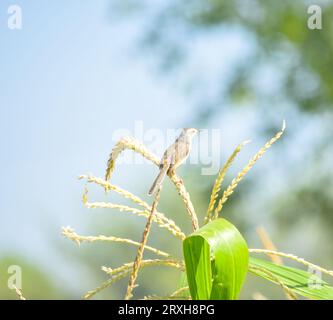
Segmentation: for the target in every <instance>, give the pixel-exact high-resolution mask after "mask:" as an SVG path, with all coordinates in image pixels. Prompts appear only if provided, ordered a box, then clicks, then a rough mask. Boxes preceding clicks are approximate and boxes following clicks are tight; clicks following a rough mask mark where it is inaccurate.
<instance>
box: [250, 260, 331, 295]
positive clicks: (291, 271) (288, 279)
mask: <svg viewBox="0 0 333 320" xmlns="http://www.w3.org/2000/svg"><path fill="white" fill-rule="evenodd" d="M249 271H250V272H251V273H253V274H255V275H257V276H259V277H262V278H264V279H266V280H269V281H272V282H274V283H278V281H280V282H282V283H283V284H284V285H285V286H287V287H288V288H289V289H290V290H291V291H293V292H294V293H296V294H299V295H301V296H303V297H306V298H310V299H316V300H319V299H320V300H327V299H328V300H332V299H333V287H331V286H329V285H328V283H327V282H325V281H323V280H322V279H320V278H319V277H318V276H316V275H314V274H311V273H309V272H307V271H304V270H301V269H296V268H291V267H287V266H282V265H277V264H274V263H272V262H269V261H266V260H262V259H256V258H252V257H251V258H250V262H249Z"/></svg>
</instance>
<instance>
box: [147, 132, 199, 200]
mask: <svg viewBox="0 0 333 320" xmlns="http://www.w3.org/2000/svg"><path fill="white" fill-rule="evenodd" d="M198 131H199V130H198V129H195V128H184V129H183V130H182V132H181V134H180V135H179V137H178V138H177V139H176V141H175V142H174V143H173V144H172V145H171V146H169V147H168V149H167V150H166V151H165V152H164V154H163V157H162V159H161V162H160V165H159V169H160V172H159V174H158V176H157V178H156V179H155V181H154V183H153V185H152V186H151V188H150V190H149V192H148V195H152V194H153V193H154V192H155V191H156V190H157V189H158V188H159V187H160V185H161V184H162V182H163V180H164V178H165V175H166V174H168V173H173V172H174V171H175V170H176V169H177V168H178V167H179V166H180V165H181V164H182V163H184V162H185V161H186V159H187V157H188V156H189V154H190V151H191V145H192V139H193V137H194V136H195V135H196V134H197V133H198Z"/></svg>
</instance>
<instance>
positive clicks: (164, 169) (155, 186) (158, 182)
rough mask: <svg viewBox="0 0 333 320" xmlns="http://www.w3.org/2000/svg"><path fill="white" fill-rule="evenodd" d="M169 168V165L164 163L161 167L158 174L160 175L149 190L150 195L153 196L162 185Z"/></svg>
mask: <svg viewBox="0 0 333 320" xmlns="http://www.w3.org/2000/svg"><path fill="white" fill-rule="evenodd" d="M168 169H169V166H168V165H164V166H163V167H162V168H161V169H160V172H159V174H158V176H157V177H156V179H155V181H154V183H153V185H152V186H151V188H150V189H149V191H148V195H149V196H151V195H152V194H153V193H154V192H155V191H156V190H157V189H158V188H159V187H160V185H161V183H162V182H163V180H164V178H165V175H166V173H167V171H168Z"/></svg>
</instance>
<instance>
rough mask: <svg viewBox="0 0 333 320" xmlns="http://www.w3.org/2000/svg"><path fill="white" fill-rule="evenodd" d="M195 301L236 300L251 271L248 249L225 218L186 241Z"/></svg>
mask: <svg viewBox="0 0 333 320" xmlns="http://www.w3.org/2000/svg"><path fill="white" fill-rule="evenodd" d="M183 251H184V259H185V265H186V274H187V280H188V284H189V288H190V292H191V296H192V299H195V300H208V299H214V300H217V299H219V300H220V299H225V300H233V299H237V297H238V294H239V292H240V289H241V287H242V284H243V282H244V280H245V276H246V273H247V271H248V254H249V253H248V247H247V244H246V242H245V240H244V238H243V237H242V235H241V234H240V233H239V231H238V230H237V229H236V227H235V226H234V225H233V224H231V223H230V222H228V221H227V220H225V219H216V220H213V221H211V222H210V223H208V224H206V225H205V226H203V227H202V228H200V229H199V230H197V231H196V232H194V233H192V234H191V235H190V236H188V237H187V238H186V239H185V240H184V242H183Z"/></svg>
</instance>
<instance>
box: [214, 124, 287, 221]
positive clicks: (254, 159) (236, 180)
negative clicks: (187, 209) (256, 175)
mask: <svg viewBox="0 0 333 320" xmlns="http://www.w3.org/2000/svg"><path fill="white" fill-rule="evenodd" d="M285 128H286V124H285V121H283V124H282V129H281V130H280V131H279V132H278V133H277V134H276V135H275V136H274V137H273V138H272V139H270V140H269V141H268V142H266V143H265V145H264V146H263V147H262V148H261V149H260V150H259V151H258V152H257V153H256V154H255V155H254V156H253V157H252V158H251V159H250V161H249V162H248V164H247V165H246V166H245V167H244V168H243V169H242V170H241V171H240V172H239V173H238V175H237V177H236V178H234V179H233V180H232V181H231V184H230V185H229V186H228V188H227V189H226V190H225V191H224V192H223V196H222V199H220V200H219V202H218V205H217V208H216V209H215V218H217V217H218V215H219V213H220V212H221V211H222V208H223V205H224V204H225V203H226V201H227V200H228V198H229V196H231V194H232V193H233V192H234V190H235V189H236V187H237V186H238V183H239V182H240V181H241V180H242V179H243V178H244V176H245V175H246V174H247V173H248V172H249V171H250V169H251V168H252V167H253V166H254V164H255V163H256V162H257V161H258V160H259V159H260V158H261V157H262V156H263V155H264V153H265V152H266V151H267V149H269V148H270V147H271V146H272V145H273V144H274V143H275V142H276V141H277V140H279V139H280V137H281V136H282V134H283V132H284V130H285Z"/></svg>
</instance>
